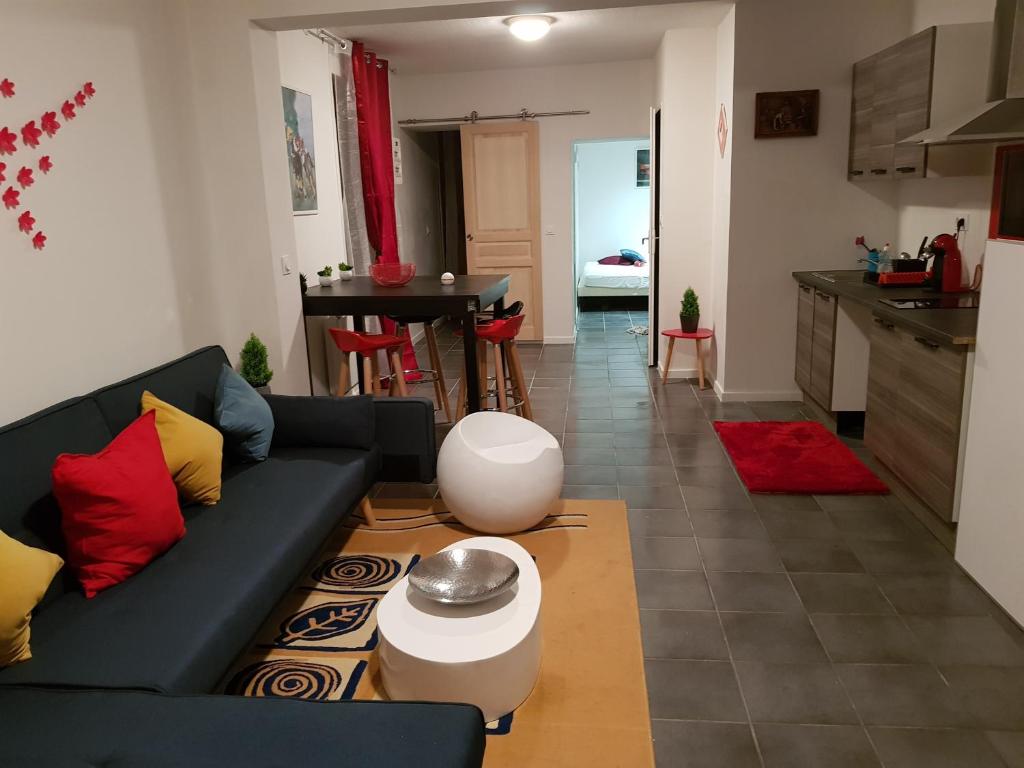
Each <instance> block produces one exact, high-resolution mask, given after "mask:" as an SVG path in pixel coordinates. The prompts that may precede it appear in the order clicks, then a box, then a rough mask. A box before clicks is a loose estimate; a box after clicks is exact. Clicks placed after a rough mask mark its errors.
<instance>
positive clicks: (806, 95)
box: [754, 90, 820, 139]
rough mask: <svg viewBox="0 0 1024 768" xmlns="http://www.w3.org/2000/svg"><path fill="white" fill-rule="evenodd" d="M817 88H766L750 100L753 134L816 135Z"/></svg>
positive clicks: (767, 136) (761, 136)
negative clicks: (752, 101) (805, 89)
mask: <svg viewBox="0 0 1024 768" xmlns="http://www.w3.org/2000/svg"><path fill="white" fill-rule="evenodd" d="M819 93H820V92H819V91H818V90H813V91H769V92H764V93H759V94H757V96H756V97H755V102H754V115H755V123H754V138H755V139H781V138H786V137H789V136H817V135H818V95H819Z"/></svg>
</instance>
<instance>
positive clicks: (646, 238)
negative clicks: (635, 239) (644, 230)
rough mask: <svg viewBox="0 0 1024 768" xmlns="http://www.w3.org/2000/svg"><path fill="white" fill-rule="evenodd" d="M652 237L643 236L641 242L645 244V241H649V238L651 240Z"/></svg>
mask: <svg viewBox="0 0 1024 768" xmlns="http://www.w3.org/2000/svg"><path fill="white" fill-rule="evenodd" d="M650 239H651V238H649V237H641V238H640V244H641V245H643V244H644V243H646V242H647V241H648V240H650Z"/></svg>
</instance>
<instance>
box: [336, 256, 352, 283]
mask: <svg viewBox="0 0 1024 768" xmlns="http://www.w3.org/2000/svg"><path fill="white" fill-rule="evenodd" d="M338 277H340V278H341V279H342V280H351V279H352V265H351V264H346V263H345V262H344V261H341V262H338Z"/></svg>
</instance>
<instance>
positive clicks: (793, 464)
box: [715, 421, 889, 494]
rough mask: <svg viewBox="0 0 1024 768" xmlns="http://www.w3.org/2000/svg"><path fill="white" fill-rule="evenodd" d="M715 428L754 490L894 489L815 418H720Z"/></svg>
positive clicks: (811, 491) (877, 491) (883, 491)
mask: <svg viewBox="0 0 1024 768" xmlns="http://www.w3.org/2000/svg"><path fill="white" fill-rule="evenodd" d="M715 431H716V432H718V436H719V437H720V438H721V439H722V444H723V445H724V446H725V450H726V451H727V452H728V454H729V456H730V458H732V461H733V464H735V465H736V471H737V472H738V473H739V476H740V479H741V480H743V483H744V484H745V485H746V486H747V490H749V491H750V492H751V493H793V494H799V493H820V494H826V493H889V488H888V486H886V484H885V483H883V482H882V481H881V480H879V479H878V477H877V476H876V475H875V473H874V472H872V471H871V470H870V469H868V468H867V467H866V466H865V465H864V463H863V462H862V461H861V460H860V459H858V458H857V456H856V455H855V454H854V453H853V451H851V450H850V449H849V448H847V447H846V446H845V445H843V444H842V442H841V441H840V440H839V438H837V437H836V436H835V435H834V434H832V433H831V432H829V431H828V430H827V429H825V427H823V426H822V425H821V424H819V423H818V422H816V421H716V422H715Z"/></svg>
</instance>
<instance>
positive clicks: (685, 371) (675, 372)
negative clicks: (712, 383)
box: [658, 362, 707, 381]
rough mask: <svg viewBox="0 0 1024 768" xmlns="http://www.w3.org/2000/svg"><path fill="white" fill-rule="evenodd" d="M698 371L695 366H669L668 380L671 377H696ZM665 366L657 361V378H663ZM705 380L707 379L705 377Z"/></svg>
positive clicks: (670, 379)
mask: <svg viewBox="0 0 1024 768" xmlns="http://www.w3.org/2000/svg"><path fill="white" fill-rule="evenodd" d="M698 375H699V373H698V372H697V369H696V368H669V369H668V380H669V381H672V379H696V378H697V376H698ZM664 376H665V368H664V366H663V365H662V363H660V362H659V363H658V378H659V379H661V378H664ZM705 381H707V379H705Z"/></svg>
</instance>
